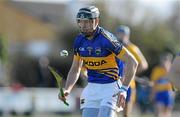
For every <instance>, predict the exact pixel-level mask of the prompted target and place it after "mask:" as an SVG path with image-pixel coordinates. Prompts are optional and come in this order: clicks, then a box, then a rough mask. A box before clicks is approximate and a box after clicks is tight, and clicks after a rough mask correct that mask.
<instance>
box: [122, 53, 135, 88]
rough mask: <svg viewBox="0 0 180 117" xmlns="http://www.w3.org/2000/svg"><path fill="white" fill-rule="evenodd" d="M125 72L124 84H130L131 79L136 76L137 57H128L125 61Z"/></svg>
mask: <svg viewBox="0 0 180 117" xmlns="http://www.w3.org/2000/svg"><path fill="white" fill-rule="evenodd" d="M125 63H126V65H125V73H124V77H125V78H124V81H123V85H124V86H129V84H130V82H131V80H132V79H133V78H134V76H135V74H136V70H137V66H138V62H137V61H136V59H135V58H134V57H132V56H129V57H127V59H126V61H125Z"/></svg>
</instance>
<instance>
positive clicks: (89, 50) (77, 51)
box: [74, 27, 125, 84]
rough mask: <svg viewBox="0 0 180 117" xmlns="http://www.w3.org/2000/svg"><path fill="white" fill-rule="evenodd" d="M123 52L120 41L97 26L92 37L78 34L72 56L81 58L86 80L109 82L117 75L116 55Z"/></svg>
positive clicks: (120, 54) (116, 77)
mask: <svg viewBox="0 0 180 117" xmlns="http://www.w3.org/2000/svg"><path fill="white" fill-rule="evenodd" d="M124 53H125V50H124V49H123V46H122V43H120V42H118V41H117V39H116V37H115V36H114V35H113V34H111V33H110V32H108V31H106V30H104V29H103V28H101V27H98V28H97V30H96V32H95V34H94V37H93V38H92V39H88V38H87V37H85V36H84V35H83V34H79V35H78V36H77V37H76V39H75V42H74V57H75V59H77V60H78V59H82V60H83V62H84V65H85V67H86V68H87V72H88V82H92V83H101V84H103V83H111V82H114V81H116V80H117V79H118V78H119V76H118V74H119V69H118V65H117V63H116V59H117V58H116V56H119V57H121V56H122V55H123V54H124Z"/></svg>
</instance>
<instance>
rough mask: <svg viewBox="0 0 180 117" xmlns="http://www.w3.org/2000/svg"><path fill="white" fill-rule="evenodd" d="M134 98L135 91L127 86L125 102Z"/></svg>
mask: <svg viewBox="0 0 180 117" xmlns="http://www.w3.org/2000/svg"><path fill="white" fill-rule="evenodd" d="M135 100H136V91H135V89H133V88H131V87H129V89H128V91H127V97H126V102H129V101H133V102H135Z"/></svg>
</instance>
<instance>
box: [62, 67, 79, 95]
mask: <svg viewBox="0 0 180 117" xmlns="http://www.w3.org/2000/svg"><path fill="white" fill-rule="evenodd" d="M79 74H80V70H78V69H75V68H71V69H70V71H69V73H68V76H67V81H66V86H65V90H66V91H68V92H70V91H71V90H72V88H73V86H74V85H75V83H76V82H77V80H78V78H79Z"/></svg>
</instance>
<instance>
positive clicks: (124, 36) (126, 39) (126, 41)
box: [116, 25, 148, 117]
mask: <svg viewBox="0 0 180 117" xmlns="http://www.w3.org/2000/svg"><path fill="white" fill-rule="evenodd" d="M116 33H117V37H118V39H119V41H121V42H122V43H123V45H124V46H125V47H126V48H127V49H128V50H129V51H130V52H131V53H132V54H133V55H134V57H135V58H136V60H137V61H138V68H137V73H136V74H139V73H142V72H143V71H145V70H146V69H147V68H148V63H147V61H146V59H145V57H144V56H143V54H142V52H141V51H140V49H139V48H138V47H137V46H136V45H134V44H133V43H132V42H131V41H130V28H129V27H128V26H125V25H120V26H119V27H118V28H117V32H116ZM125 66H126V65H125ZM135 99H136V84H135V80H132V81H131V84H130V88H129V89H128V92H127V99H126V107H125V110H124V117H129V114H130V113H131V110H132V106H133V103H134V102H135Z"/></svg>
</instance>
